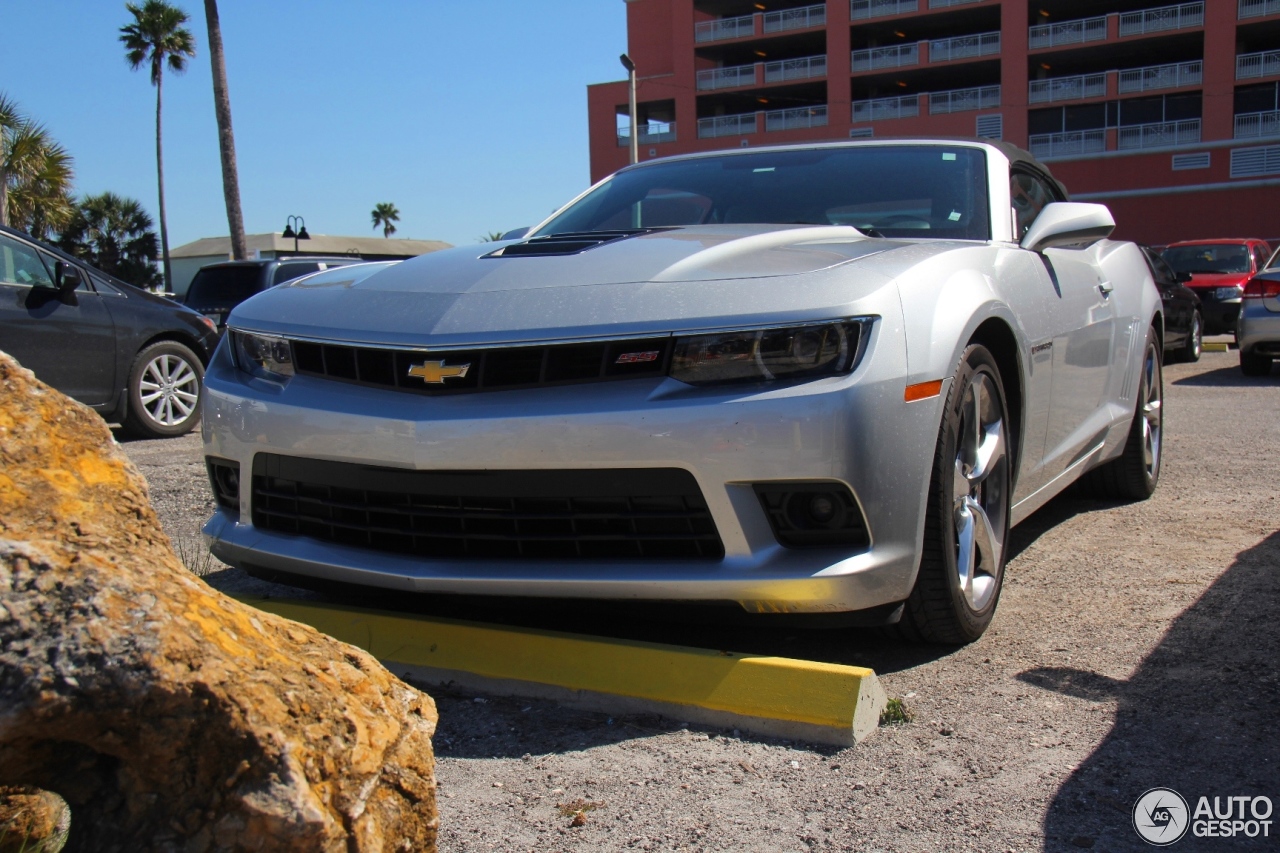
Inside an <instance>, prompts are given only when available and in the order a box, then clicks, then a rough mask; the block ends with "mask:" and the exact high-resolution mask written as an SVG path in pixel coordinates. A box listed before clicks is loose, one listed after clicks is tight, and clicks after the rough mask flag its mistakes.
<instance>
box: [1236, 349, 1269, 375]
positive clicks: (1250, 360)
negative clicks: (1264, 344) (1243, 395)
mask: <svg viewBox="0 0 1280 853" xmlns="http://www.w3.org/2000/svg"><path fill="white" fill-rule="evenodd" d="M1240 372H1241V373H1243V374H1244V375H1245V376H1269V375H1270V374H1271V357H1270V356H1266V355H1258V354H1257V353H1254V352H1245V351H1244V350H1240Z"/></svg>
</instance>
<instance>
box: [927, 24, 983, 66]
mask: <svg viewBox="0 0 1280 853" xmlns="http://www.w3.org/2000/svg"><path fill="white" fill-rule="evenodd" d="M999 52H1000V31H999V30H996V31H995V32H991V33H978V34H976V35H971V36H953V37H952V38H948V39H938V40H937V41H931V42H929V61H930V62H947V61H949V60H952V59H967V58H969V57H971V56H990V55H991V54H993V53H999Z"/></svg>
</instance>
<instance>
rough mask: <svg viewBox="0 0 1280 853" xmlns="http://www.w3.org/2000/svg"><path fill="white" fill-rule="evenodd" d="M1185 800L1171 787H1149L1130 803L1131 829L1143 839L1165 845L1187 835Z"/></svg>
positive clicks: (1156, 844)
mask: <svg viewBox="0 0 1280 853" xmlns="http://www.w3.org/2000/svg"><path fill="white" fill-rule="evenodd" d="M1190 816H1191V815H1190V813H1189V811H1188V809H1187V801H1186V800H1184V799H1182V795H1181V794H1179V793H1178V792H1177V791H1175V790H1173V789H1172V788H1152V789H1151V790H1150V791H1147V792H1146V793H1145V794H1143V795H1142V796H1141V797H1138V801H1137V802H1136V803H1134V804H1133V828H1134V829H1136V830H1137V831H1138V835H1140V836H1142V840H1143V841H1145V842H1147V843H1148V844H1154V845H1155V846H1157V847H1168V846H1169V845H1170V844H1173V843H1174V842H1176V841H1180V840H1181V839H1182V836H1184V835H1186V834H1187V827H1188V826H1189V825H1190V823H1191V821H1190V819H1189V818H1190Z"/></svg>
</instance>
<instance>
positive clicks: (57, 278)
mask: <svg viewBox="0 0 1280 853" xmlns="http://www.w3.org/2000/svg"><path fill="white" fill-rule="evenodd" d="M83 283H84V279H82V278H81V277H80V268H79V267H74V266H72V265H71V264H69V263H67V262H66V261H54V264H53V286H54V287H55V288H57V290H58V293H61V294H66V293H70V292H71V291H73V290H75V289H76V288H77V287H79V286H80V285H81V284H83Z"/></svg>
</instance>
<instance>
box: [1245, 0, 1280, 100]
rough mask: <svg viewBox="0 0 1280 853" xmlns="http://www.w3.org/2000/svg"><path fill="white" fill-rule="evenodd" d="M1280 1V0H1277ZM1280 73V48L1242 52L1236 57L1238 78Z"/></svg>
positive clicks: (1272, 75) (1268, 75) (1271, 75)
mask: <svg viewBox="0 0 1280 853" xmlns="http://www.w3.org/2000/svg"><path fill="white" fill-rule="evenodd" d="M1277 2H1280V0H1277ZM1277 74H1280V50H1268V51H1263V52H1262V53H1242V54H1240V55H1239V56H1237V57H1236V79H1237V80H1250V79H1252V78H1254V77H1274V76H1275V75H1277Z"/></svg>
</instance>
